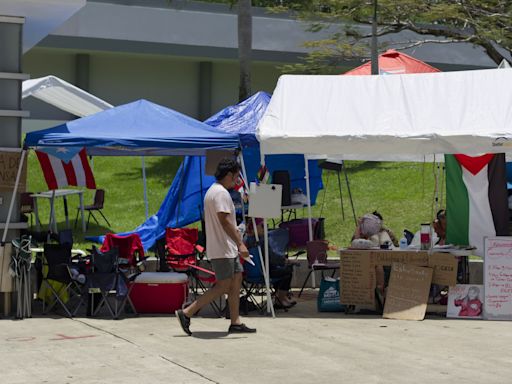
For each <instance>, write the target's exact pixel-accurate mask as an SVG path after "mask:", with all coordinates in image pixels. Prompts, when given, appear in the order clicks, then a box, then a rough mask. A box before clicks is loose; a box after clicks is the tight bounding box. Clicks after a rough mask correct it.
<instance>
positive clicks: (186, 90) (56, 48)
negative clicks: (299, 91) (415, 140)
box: [23, 0, 494, 129]
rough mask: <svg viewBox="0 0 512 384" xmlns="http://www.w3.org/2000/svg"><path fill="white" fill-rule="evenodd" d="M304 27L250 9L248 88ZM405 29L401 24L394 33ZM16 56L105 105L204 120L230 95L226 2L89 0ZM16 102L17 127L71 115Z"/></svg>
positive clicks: (293, 50)
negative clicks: (155, 106)
mask: <svg viewBox="0 0 512 384" xmlns="http://www.w3.org/2000/svg"><path fill="white" fill-rule="evenodd" d="M306 27H307V25H306V24H304V23H302V22H299V21H296V20H294V19H293V18H291V17H290V16H289V15H285V14H281V15H275V14H269V13H268V12H267V11H266V10H265V9H254V21H253V49H254V52H253V60H254V62H253V83H252V89H253V91H258V90H264V91H267V92H272V90H273V89H274V86H275V84H276V81H277V79H278V77H279V75H280V74H281V71H280V69H279V66H280V65H281V64H283V63H291V62H297V61H298V60H299V57H300V55H303V54H304V53H305V52H306V49H305V48H304V47H303V46H302V44H303V43H304V42H305V41H307V40H315V39H319V38H320V37H322V33H311V32H306ZM411 38H414V36H413V34H411V33H408V32H404V33H402V34H401V35H400V36H398V37H395V39H396V40H397V41H404V40H409V39H411ZM429 38H430V37H429ZM406 53H408V54H411V55H413V56H415V57H417V58H419V59H421V60H424V61H427V62H428V63H430V64H432V65H434V66H436V67H438V68H440V69H441V70H460V69H468V68H481V67H493V66H494V63H493V62H492V61H491V60H490V59H489V58H487V56H486V55H485V53H484V52H483V50H482V49H480V48H475V47H473V46H471V45H469V44H427V45H424V46H421V47H417V48H415V49H413V50H409V51H406ZM360 62H361V61H353V62H349V63H347V69H348V68H352V67H354V66H356V65H358V64H360ZM23 64H24V65H23V68H24V71H25V72H26V73H28V74H30V76H31V77H32V78H36V77H41V76H45V75H50V74H51V75H55V76H58V77H61V78H63V79H64V80H67V81H69V82H71V83H73V84H75V85H77V86H79V87H81V88H83V89H85V90H88V91H90V92H91V93H93V94H95V95H96V96H98V97H100V98H103V99H104V100H106V101H107V102H109V103H111V104H113V105H119V104H123V103H126V102H130V101H133V100H136V99H140V98H145V99H148V100H151V101H153V102H156V103H159V104H162V105H165V106H168V107H170V108H173V109H175V110H178V111H180V112H183V113H185V114H187V115H189V116H192V117H195V118H199V119H205V118H207V117H208V116H210V115H211V114H213V113H215V112H217V111H218V110H220V109H222V108H224V107H225V106H227V105H229V104H233V103H236V102H237V97H238V76H239V75H238V64H237V18H236V9H233V8H231V7H229V6H228V5H224V4H212V3H200V2H193V1H181V0H173V1H172V2H169V1H167V0H92V1H91V0H89V1H87V2H86V4H85V6H84V7H83V8H82V9H81V10H80V11H78V12H77V13H76V14H75V15H73V16H72V17H71V18H70V19H69V20H67V21H66V22H65V23H64V24H63V25H61V26H60V27H58V28H57V29H56V30H54V31H53V32H52V33H51V34H50V35H49V36H47V37H46V38H44V39H43V40H42V41H40V42H39V43H38V44H37V45H36V46H35V47H34V48H31V49H30V50H29V51H28V52H27V53H25V55H24V57H23ZM24 108H25V109H27V110H30V112H31V117H30V120H26V121H25V127H26V129H34V128H46V127H48V126H51V125H52V124H53V123H54V122H55V121H57V120H69V119H71V118H73V116H70V115H68V114H66V113H63V112H61V111H59V110H56V109H53V108H50V107H48V106H47V105H45V104H44V103H42V102H38V101H35V100H29V99H27V101H26V102H24ZM40 120H44V121H40ZM48 120H50V121H48Z"/></svg>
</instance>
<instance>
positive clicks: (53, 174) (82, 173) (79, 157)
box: [36, 148, 96, 189]
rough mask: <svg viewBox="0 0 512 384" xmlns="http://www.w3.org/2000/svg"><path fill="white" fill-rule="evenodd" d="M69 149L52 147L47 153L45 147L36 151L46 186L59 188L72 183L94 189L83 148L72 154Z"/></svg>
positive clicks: (91, 174) (92, 178) (92, 177)
mask: <svg viewBox="0 0 512 384" xmlns="http://www.w3.org/2000/svg"><path fill="white" fill-rule="evenodd" d="M70 151H72V150H70V149H67V148H57V149H52V153H53V154H49V153H47V152H48V151H47V150H46V149H45V151H44V152H43V151H36V154H37V158H38V160H39V164H41V169H42V170H43V174H44V179H45V180H46V184H48V188H49V189H59V188H64V187H67V186H69V185H73V186H75V187H86V188H89V189H96V182H95V181H94V175H93V173H92V170H91V167H90V166H89V161H88V159H87V153H86V152H85V148H82V149H81V150H78V151H77V152H75V153H74V154H73V153H71V154H70ZM63 158H64V160H63Z"/></svg>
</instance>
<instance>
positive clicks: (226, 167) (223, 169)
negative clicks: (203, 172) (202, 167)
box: [215, 157, 240, 180]
mask: <svg viewBox="0 0 512 384" xmlns="http://www.w3.org/2000/svg"><path fill="white" fill-rule="evenodd" d="M238 171H240V165H239V164H238V163H237V162H236V161H235V160H233V159H231V158H229V157H225V158H223V159H222V160H221V161H220V162H219V165H217V170H216V171H215V178H216V179H217V180H222V179H223V178H224V177H226V175H227V174H228V173H229V172H231V173H236V172H238Z"/></svg>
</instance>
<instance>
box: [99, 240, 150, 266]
mask: <svg viewBox="0 0 512 384" xmlns="http://www.w3.org/2000/svg"><path fill="white" fill-rule="evenodd" d="M112 248H117V249H118V251H119V258H120V259H126V261H123V262H121V263H120V264H122V265H129V266H130V267H132V268H134V269H135V268H136V267H138V266H140V265H141V263H142V262H143V261H144V260H145V257H144V247H143V246H142V241H141V239H140V236H139V235H138V234H136V233H132V234H129V235H114V234H113V233H107V234H106V235H105V239H104V240H103V245H102V246H101V249H100V251H101V252H107V251H109V250H111V249H112Z"/></svg>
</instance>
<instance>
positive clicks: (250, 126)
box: [97, 92, 322, 249]
mask: <svg viewBox="0 0 512 384" xmlns="http://www.w3.org/2000/svg"><path fill="white" fill-rule="evenodd" d="M269 101H270V95H269V94H267V93H265V92H258V93H256V94H255V95H253V96H252V97H250V98H249V99H247V100H245V101H243V102H241V103H240V104H237V105H234V106H229V107H227V108H225V109H223V110H221V111H220V112H218V113H217V114H215V115H214V116H212V117H210V118H209V119H208V120H206V121H205V123H206V124H208V125H211V126H212V127H215V128H214V129H216V130H219V132H229V133H231V134H235V133H236V134H237V135H239V137H240V141H241V143H242V147H243V151H242V154H243V157H244V163H245V167H246V171H247V178H248V180H249V181H252V180H254V179H255V178H256V173H257V171H258V169H259V166H260V150H259V144H258V141H257V140H256V137H255V132H256V127H257V125H258V123H259V120H260V119H261V117H262V116H263V113H264V112H265V110H266V108H267V105H268V103H269ZM265 161H266V166H267V168H268V169H269V171H270V173H272V172H273V171H275V170H287V171H288V172H289V173H290V180H291V187H292V189H296V188H299V189H301V190H302V191H305V190H306V181H305V179H304V173H305V172H304V166H305V164H304V156H302V155H275V156H267V157H266V158H265ZM205 163H206V160H205V157H202V156H187V157H185V159H184V161H183V163H182V165H181V166H180V168H179V170H178V172H177V173H176V176H175V177H174V180H173V182H172V185H171V187H170V189H169V192H168V193H167V196H166V197H165V199H164V201H163V202H162V205H161V206H160V209H159V210H158V212H157V213H156V214H155V215H153V216H151V217H150V218H149V219H148V220H146V221H145V222H144V223H143V224H141V225H140V226H139V227H137V228H136V229H135V230H134V231H133V232H135V233H138V234H139V236H140V237H141V240H142V244H143V245H144V248H146V249H147V248H150V247H151V246H153V244H154V243H155V242H156V240H157V239H159V238H160V237H162V236H163V235H164V234H165V228H166V227H182V226H185V225H188V224H191V223H194V222H196V221H199V220H200V218H201V211H202V200H203V198H204V195H205V193H206V191H207V190H208V188H209V187H210V186H211V185H212V184H213V183H214V181H215V178H214V177H213V176H208V175H206V174H205ZM309 174H310V188H311V202H312V204H314V203H315V201H316V196H317V194H318V191H319V190H320V189H321V188H322V170H321V169H320V168H318V166H317V162H316V161H315V160H310V161H309ZM201 187H202V188H201ZM133 232H127V233H133ZM97 240H99V241H100V242H101V241H102V240H101V238H97Z"/></svg>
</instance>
